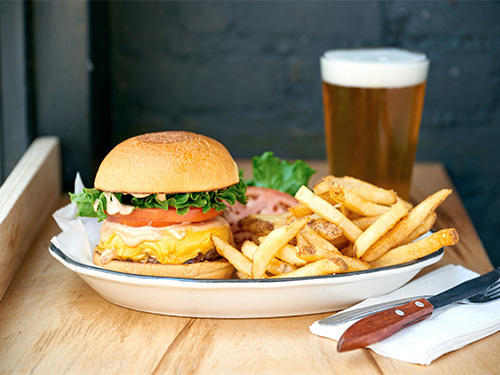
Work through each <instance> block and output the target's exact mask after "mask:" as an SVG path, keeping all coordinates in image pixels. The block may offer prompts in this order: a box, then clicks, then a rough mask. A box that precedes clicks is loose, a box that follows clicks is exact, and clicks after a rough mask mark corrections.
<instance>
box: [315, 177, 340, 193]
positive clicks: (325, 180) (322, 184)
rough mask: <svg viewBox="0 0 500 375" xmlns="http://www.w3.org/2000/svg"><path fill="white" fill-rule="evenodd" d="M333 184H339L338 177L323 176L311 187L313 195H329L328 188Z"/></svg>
mask: <svg viewBox="0 0 500 375" xmlns="http://www.w3.org/2000/svg"><path fill="white" fill-rule="evenodd" d="M334 183H340V182H339V179H338V177H335V176H331V175H330V176H325V177H322V178H321V179H320V180H319V181H318V182H316V184H315V185H314V187H313V191H314V194H316V195H323V194H330V193H329V190H330V186H331V185H332V184H334Z"/></svg>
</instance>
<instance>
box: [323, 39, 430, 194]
mask: <svg viewBox="0 0 500 375" xmlns="http://www.w3.org/2000/svg"><path fill="white" fill-rule="evenodd" d="M428 69H429V60H428V58H427V57H426V55H425V54H424V53H421V52H415V51H407V50H402V49H397V48H364V49H344V50H331V51H327V52H325V53H324V55H323V56H322V57H321V75H322V80H323V104H324V111H325V112H324V116H325V136H326V149H327V155H328V162H329V166H330V172H331V173H332V174H333V175H336V176H344V175H349V176H353V177H357V178H360V179H363V180H365V181H368V182H371V183H373V184H376V185H378V186H381V187H384V188H389V189H394V190H395V191H396V192H397V193H398V194H399V195H400V196H401V197H403V198H405V199H408V197H409V190H410V180H411V175H412V169H413V164H414V161H415V153H416V149H417V141H418V133H419V129H420V121H421V118H422V108H423V104H424V95H425V85H426V79H427V71H428Z"/></svg>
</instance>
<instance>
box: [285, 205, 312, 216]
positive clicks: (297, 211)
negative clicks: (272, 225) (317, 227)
mask: <svg viewBox="0 0 500 375" xmlns="http://www.w3.org/2000/svg"><path fill="white" fill-rule="evenodd" d="M288 211H289V212H290V213H291V214H292V215H293V216H295V217H296V218H299V217H304V216H308V215H312V214H313V213H314V211H312V210H311V209H310V208H309V207H307V206H306V205H305V204H303V203H299V204H297V205H295V206H293V207H290V208H289V209H288Z"/></svg>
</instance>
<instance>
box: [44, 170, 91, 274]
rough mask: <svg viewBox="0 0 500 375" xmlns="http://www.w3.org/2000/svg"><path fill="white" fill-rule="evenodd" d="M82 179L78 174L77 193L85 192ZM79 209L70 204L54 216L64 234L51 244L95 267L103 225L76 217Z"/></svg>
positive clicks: (54, 239)
mask: <svg viewBox="0 0 500 375" xmlns="http://www.w3.org/2000/svg"><path fill="white" fill-rule="evenodd" d="M84 187H85V186H84V185H83V182H82V179H81V177H80V174H79V173H77V175H76V179H75V187H74V192H75V193H81V192H82V191H83V188H84ZM77 213H78V207H77V205H76V203H70V204H68V205H66V206H64V207H62V208H60V209H59V210H57V211H56V212H54V213H53V214H52V217H53V218H54V220H55V221H56V223H57V225H58V226H59V228H61V230H62V233H60V234H59V235H57V236H54V237H53V238H52V239H51V242H52V243H53V244H54V245H56V246H57V247H58V248H60V249H64V252H65V253H66V254H67V255H69V256H70V257H71V258H73V259H74V260H76V261H79V262H80V263H83V264H88V265H93V266H94V263H93V261H92V254H93V249H94V247H95V246H96V245H97V243H98V242H99V237H100V230H101V223H99V222H98V221H97V219H96V218H90V217H76V214H77Z"/></svg>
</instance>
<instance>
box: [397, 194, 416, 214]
mask: <svg viewBox="0 0 500 375" xmlns="http://www.w3.org/2000/svg"><path fill="white" fill-rule="evenodd" d="M398 202H401V203H403V204H404V205H405V207H406V209H407V210H408V211H410V210H411V209H413V204H411V203H410V202H407V201H405V200H404V199H403V198H400V197H398Z"/></svg>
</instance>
